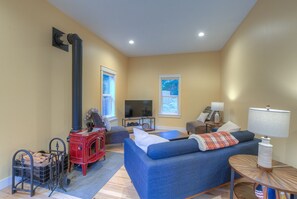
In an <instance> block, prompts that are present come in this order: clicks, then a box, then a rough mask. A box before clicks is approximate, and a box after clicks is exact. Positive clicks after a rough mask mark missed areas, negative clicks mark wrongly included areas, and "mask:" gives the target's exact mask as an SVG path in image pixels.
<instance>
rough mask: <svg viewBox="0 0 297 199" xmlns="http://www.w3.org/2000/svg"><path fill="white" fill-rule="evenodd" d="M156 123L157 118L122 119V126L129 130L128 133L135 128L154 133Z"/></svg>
mask: <svg viewBox="0 0 297 199" xmlns="http://www.w3.org/2000/svg"><path fill="white" fill-rule="evenodd" d="M155 123H156V120H155V117H131V118H123V119H122V126H123V127H125V128H127V129H128V131H132V128H133V127H136V128H140V129H143V130H145V131H154V130H155Z"/></svg>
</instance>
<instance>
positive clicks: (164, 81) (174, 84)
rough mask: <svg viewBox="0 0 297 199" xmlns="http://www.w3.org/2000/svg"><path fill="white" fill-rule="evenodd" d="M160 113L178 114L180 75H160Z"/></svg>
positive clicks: (167, 114) (174, 115) (165, 114)
mask: <svg viewBox="0 0 297 199" xmlns="http://www.w3.org/2000/svg"><path fill="white" fill-rule="evenodd" d="M159 114H160V115H164V116H172V117H179V116H180V75H161V76H160V112H159Z"/></svg>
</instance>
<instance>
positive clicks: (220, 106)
mask: <svg viewBox="0 0 297 199" xmlns="http://www.w3.org/2000/svg"><path fill="white" fill-rule="evenodd" d="M211 110H213V111H223V110H224V102H212V103H211Z"/></svg>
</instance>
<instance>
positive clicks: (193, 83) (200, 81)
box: [127, 52, 221, 128]
mask: <svg viewBox="0 0 297 199" xmlns="http://www.w3.org/2000/svg"><path fill="white" fill-rule="evenodd" d="M220 72H221V71H220V54H219V53H217V52H213V53H189V54H176V55H162V56H151V57H138V58H130V59H129V64H128V90H127V91H128V93H127V99H152V100H153V106H154V110H153V113H154V116H155V117H156V124H157V126H162V127H179V128H185V126H186V122H188V121H191V120H195V119H196V118H197V116H198V115H199V114H200V112H201V111H202V110H203V109H204V108H205V106H207V105H210V103H211V102H212V101H216V100H220ZM165 74H180V75H181V91H180V95H181V118H165V117H159V116H158V113H159V76H160V75H165Z"/></svg>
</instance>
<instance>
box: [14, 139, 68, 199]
mask: <svg viewBox="0 0 297 199" xmlns="http://www.w3.org/2000/svg"><path fill="white" fill-rule="evenodd" d="M54 142H55V143H56V144H54ZM60 145H62V149H61V147H60ZM25 156H26V158H25ZM44 156H46V158H47V159H46V160H45V161H46V162H45V163H43V164H42V165H38V163H37V164H34V158H33V155H32V152H30V151H28V150H25V149H21V150H18V151H17V152H15V154H14V155H13V158H12V187H11V192H12V194H14V193H16V192H17V191H20V192H28V193H30V196H31V197H32V196H34V194H35V190H36V189H37V188H38V187H39V186H41V185H45V187H46V186H47V187H48V189H49V190H50V191H51V192H50V194H49V197H50V196H51V195H52V193H53V192H54V191H55V190H56V189H57V188H60V189H62V190H64V191H65V192H66V190H65V188H64V185H65V184H67V185H68V184H69V183H70V180H69V179H67V169H68V154H67V153H66V145H65V143H64V141H63V140H62V139H60V138H53V139H52V140H51V141H50V143H49V153H44ZM17 178H18V179H17ZM24 183H28V184H29V188H25V186H24Z"/></svg>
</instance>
